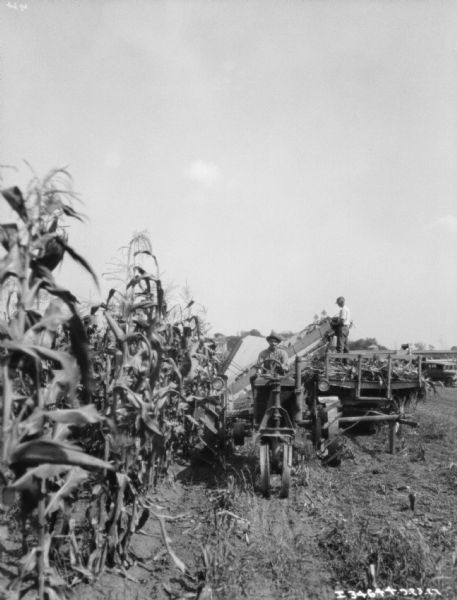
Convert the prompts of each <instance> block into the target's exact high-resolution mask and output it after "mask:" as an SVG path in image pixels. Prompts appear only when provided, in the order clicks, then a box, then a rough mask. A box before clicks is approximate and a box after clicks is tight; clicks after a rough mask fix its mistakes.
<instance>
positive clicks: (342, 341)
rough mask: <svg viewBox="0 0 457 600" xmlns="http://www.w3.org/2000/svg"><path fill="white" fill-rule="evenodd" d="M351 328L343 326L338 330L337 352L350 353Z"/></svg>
mask: <svg viewBox="0 0 457 600" xmlns="http://www.w3.org/2000/svg"><path fill="white" fill-rule="evenodd" d="M348 337H349V327H348V326H347V325H341V326H340V327H338V328H337V329H336V351H337V352H349V346H348Z"/></svg>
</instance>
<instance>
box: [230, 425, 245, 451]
mask: <svg viewBox="0 0 457 600" xmlns="http://www.w3.org/2000/svg"><path fill="white" fill-rule="evenodd" d="M244 437H245V430H244V423H235V424H234V425H233V443H234V444H235V446H244Z"/></svg>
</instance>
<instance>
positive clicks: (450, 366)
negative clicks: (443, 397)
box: [422, 359, 457, 387]
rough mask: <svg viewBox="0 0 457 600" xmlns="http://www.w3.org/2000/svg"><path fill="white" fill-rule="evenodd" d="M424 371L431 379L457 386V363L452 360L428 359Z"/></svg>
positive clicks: (448, 385) (447, 385) (449, 385)
mask: <svg viewBox="0 0 457 600" xmlns="http://www.w3.org/2000/svg"><path fill="white" fill-rule="evenodd" d="M422 372H423V374H424V376H425V377H426V378H427V379H429V380H430V381H441V382H442V383H443V385H445V386H446V387H454V386H457V365H456V363H455V362H454V361H452V360H445V359H442V360H430V359H427V360H426V361H425V363H424V365H423V371H422Z"/></svg>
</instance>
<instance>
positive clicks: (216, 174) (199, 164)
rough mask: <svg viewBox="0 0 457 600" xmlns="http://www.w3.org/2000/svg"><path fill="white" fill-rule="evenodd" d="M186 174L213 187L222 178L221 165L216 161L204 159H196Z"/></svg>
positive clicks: (201, 183) (206, 185)
mask: <svg viewBox="0 0 457 600" xmlns="http://www.w3.org/2000/svg"><path fill="white" fill-rule="evenodd" d="M184 175H185V176H186V177H187V178H188V179H190V180H191V181H194V182H195V183H198V184H200V185H203V186H205V187H212V186H214V185H216V184H217V183H219V182H220V181H221V179H222V172H221V169H220V167H218V165H216V164H215V163H211V162H205V161H203V160H194V161H193V162H192V163H191V164H190V165H189V166H188V167H187V168H186V169H185V170H184Z"/></svg>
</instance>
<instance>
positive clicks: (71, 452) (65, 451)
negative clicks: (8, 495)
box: [9, 440, 114, 471]
mask: <svg viewBox="0 0 457 600" xmlns="http://www.w3.org/2000/svg"><path fill="white" fill-rule="evenodd" d="M9 463H10V465H22V466H36V465H40V464H42V463H49V464H54V465H56V464H59V465H77V466H80V467H86V468H88V469H90V468H93V469H109V470H110V471H114V467H113V466H112V465H111V464H110V463H108V462H106V461H104V460H100V459H99V458H96V457H94V456H89V454H85V453H84V452H82V450H80V449H79V448H77V447H76V446H70V445H69V444H63V443H60V442H54V441H51V440H32V441H30V442H25V443H23V444H19V445H18V446H16V448H15V449H14V450H13V452H12V453H11V455H10V460H9Z"/></svg>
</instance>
